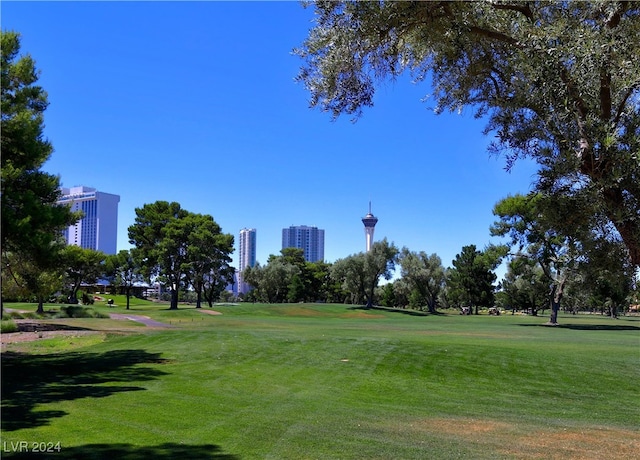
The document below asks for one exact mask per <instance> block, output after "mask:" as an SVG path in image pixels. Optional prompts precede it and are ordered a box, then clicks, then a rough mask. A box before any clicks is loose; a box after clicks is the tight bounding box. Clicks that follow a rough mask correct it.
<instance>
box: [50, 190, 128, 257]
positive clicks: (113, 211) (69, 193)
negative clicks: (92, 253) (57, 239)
mask: <svg viewBox="0 0 640 460" xmlns="http://www.w3.org/2000/svg"><path fill="white" fill-rule="evenodd" d="M61 191H62V197H61V198H60V199H59V200H58V204H66V205H68V206H69V207H70V208H71V210H72V211H82V212H83V213H84V217H82V219H80V220H79V221H78V222H76V223H75V224H74V225H71V226H70V227H69V228H67V229H66V230H65V231H64V237H65V239H66V240H67V244H70V245H75V246H80V247H81V248H85V249H95V250H96V251H102V252H104V253H105V254H115V253H116V250H117V246H118V245H117V243H118V203H119V202H120V196H119V195H113V194H111V193H105V192H98V191H97V190H96V189H95V188H91V187H85V186H78V187H71V188H64V187H63V188H61Z"/></svg>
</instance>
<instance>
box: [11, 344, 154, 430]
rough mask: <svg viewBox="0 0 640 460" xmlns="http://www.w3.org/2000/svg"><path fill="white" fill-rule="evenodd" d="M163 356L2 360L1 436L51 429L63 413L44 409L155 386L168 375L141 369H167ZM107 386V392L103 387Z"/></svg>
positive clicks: (138, 353) (119, 353)
mask: <svg viewBox="0 0 640 460" xmlns="http://www.w3.org/2000/svg"><path fill="white" fill-rule="evenodd" d="M164 362H166V360H164V359H162V358H160V354H159V353H147V352H146V351H144V350H114V351H108V352H105V353H87V352H70V353H57V354H50V355H32V354H27V353H17V352H4V353H3V354H2V430H3V431H14V430H19V429H23V428H34V427H37V426H41V425H46V424H48V422H49V420H50V419H52V418H56V417H62V416H64V415H66V412H64V411H55V410H49V411H47V410H44V411H42V410H38V411H36V410H35V408H36V406H38V405H40V404H48V403H56V402H60V401H71V400H74V399H80V398H103V397H105V396H110V395H112V394H115V393H120V392H123V391H140V390H144V388H143V387H139V386H132V385H114V384H113V383H117V382H127V383H129V382H132V381H145V380H153V379H155V378H158V377H159V376H162V375H166V372H163V371H161V370H158V369H155V368H151V367H140V365H141V364H162V363H164ZM105 383H108V384H109V385H108V386H102V385H101V384H105Z"/></svg>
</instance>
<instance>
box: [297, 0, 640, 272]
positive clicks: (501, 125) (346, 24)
mask: <svg viewBox="0 0 640 460" xmlns="http://www.w3.org/2000/svg"><path fill="white" fill-rule="evenodd" d="M315 10H316V25H315V27H314V28H313V29H312V30H311V31H310V32H309V35H308V38H307V40H306V41H305V42H304V44H303V45H302V46H301V47H300V48H299V49H297V50H296V53H297V54H298V55H299V56H301V58H302V59H303V61H304V64H303V67H302V69H301V71H300V74H299V77H298V78H299V80H300V81H302V82H303V83H304V84H305V86H306V87H307V88H308V90H309V91H310V93H311V105H312V106H318V107H320V108H321V109H323V110H325V111H329V112H331V113H332V115H333V116H334V117H337V116H339V115H340V114H342V113H346V114H353V115H355V116H356V117H357V116H360V115H361V113H362V109H363V107H368V106H372V105H373V100H374V99H373V98H374V93H375V86H376V85H377V84H378V83H379V82H381V81H383V80H385V79H389V78H390V79H393V78H395V77H397V76H399V75H401V74H402V73H403V72H405V71H406V70H409V71H410V72H411V73H412V74H413V75H414V76H415V78H416V80H418V81H422V80H425V79H431V81H432V82H433V94H432V100H435V102H436V108H435V110H436V112H438V113H439V112H442V111H446V110H450V111H458V110H460V109H461V108H462V107H465V106H469V107H472V108H474V109H475V111H476V116H478V117H486V119H487V120H488V122H487V127H486V131H485V132H486V133H489V132H493V133H495V138H494V139H495V140H494V142H493V143H492V144H491V147H490V150H491V151H492V152H495V153H502V154H504V155H505V156H506V158H507V166H508V167H511V165H512V164H513V162H514V161H516V160H517V159H519V158H532V159H534V160H535V161H536V162H537V163H538V164H539V166H540V181H539V183H538V184H537V187H538V189H539V190H541V191H545V192H549V193H551V194H553V195H556V196H573V197H578V198H580V199H579V200H577V201H576V203H579V204H580V206H579V207H577V206H576V207H574V208H572V209H571V214H570V215H568V216H564V217H563V218H562V220H563V221H568V220H576V219H584V218H585V216H587V217H588V216H591V215H594V214H601V215H604V216H606V218H607V219H608V221H609V222H610V223H611V224H612V225H613V226H615V228H616V229H617V232H618V233H619V235H620V237H621V238H622V240H623V241H624V243H625V245H626V247H627V249H628V251H629V255H630V257H631V260H632V262H633V264H634V265H636V266H640V161H638V151H640V128H639V126H640V77H639V76H640V59H638V58H637V56H638V55H640V3H638V2H635V1H630V2H625V1H606V2H604V1H593V2H587V1H585V2H538V1H533V2H507V1H480V2H400V1H399V2H394V1H391V2H389V1H367V2H360V1H332V2H327V1H317V2H315Z"/></svg>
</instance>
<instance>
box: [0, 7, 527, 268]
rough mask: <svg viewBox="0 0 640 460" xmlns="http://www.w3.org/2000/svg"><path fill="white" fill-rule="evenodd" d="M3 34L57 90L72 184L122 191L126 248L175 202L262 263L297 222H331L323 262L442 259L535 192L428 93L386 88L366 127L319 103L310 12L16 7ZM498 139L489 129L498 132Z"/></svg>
mask: <svg viewBox="0 0 640 460" xmlns="http://www.w3.org/2000/svg"><path fill="white" fill-rule="evenodd" d="M1 12H2V29H3V30H14V31H16V32H19V33H20V34H21V36H22V52H23V53H29V54H30V55H31V56H32V57H33V58H34V59H35V61H36V66H37V68H38V69H39V70H40V71H41V75H40V80H39V84H40V85H41V86H43V87H44V89H45V90H46V91H47V92H48V95H49V102H50V105H49V108H48V110H47V111H46V113H45V124H46V129H45V135H46V136H47V138H49V140H50V141H51V142H52V143H53V145H54V148H55V152H54V153H53V155H52V156H51V158H50V159H49V161H47V163H46V164H45V165H44V167H43V169H44V170H45V171H47V172H49V173H53V174H58V175H60V177H61V181H62V183H63V185H64V186H65V187H71V186H75V185H86V186H89V187H95V188H97V189H98V190H99V191H103V192H108V193H113V194H117V195H120V204H119V216H118V249H127V248H129V247H130V244H129V242H128V236H127V228H128V227H129V226H130V225H132V224H133V223H134V220H135V208H138V207H142V206H143V205H144V204H147V203H152V202H155V201H157V200H166V201H176V202H178V203H180V205H181V206H182V207H183V208H185V209H186V210H188V211H191V212H197V213H203V214H210V215H212V216H213V217H214V219H215V220H216V221H217V222H218V224H220V225H221V226H222V229H223V231H224V232H227V233H231V234H233V235H234V236H235V237H236V240H237V238H238V232H239V231H240V229H242V228H244V227H248V228H256V230H257V256H258V261H260V262H261V263H265V262H266V260H267V257H268V256H269V254H278V253H279V251H280V249H281V236H282V233H281V232H282V229H283V228H285V227H289V226H290V225H310V226H317V227H319V228H322V229H324V230H325V259H326V260H327V261H329V262H333V261H335V260H337V259H339V258H342V257H345V256H348V255H350V254H354V253H357V252H361V251H364V249H365V236H364V230H363V228H364V227H363V224H362V222H361V218H362V217H363V216H364V215H365V214H366V213H367V212H368V206H369V201H371V203H372V211H373V214H375V215H376V216H377V217H378V218H379V221H378V224H377V226H376V229H375V240H380V239H382V238H385V237H386V238H387V239H388V240H389V241H391V242H394V243H395V244H396V245H397V246H398V247H403V246H406V247H408V248H409V249H411V250H414V251H425V252H427V253H429V254H431V253H436V254H438V255H439V256H440V257H441V258H442V262H443V264H444V265H445V266H451V261H452V259H453V258H454V257H455V255H456V254H457V253H459V252H460V250H461V249H462V247H463V246H465V245H468V244H475V245H476V246H477V247H478V248H483V247H484V246H486V245H487V244H488V243H489V242H491V241H494V242H496V240H492V239H491V237H490V235H489V226H490V225H491V223H492V222H493V221H494V220H495V218H494V216H493V214H492V208H493V206H494V204H495V203H496V202H497V201H499V200H500V199H501V198H504V197H506V196H507V195H508V194H515V193H526V192H528V191H529V190H530V189H531V187H532V184H533V182H534V181H535V172H536V168H535V166H534V165H533V164H532V163H527V162H521V163H516V165H515V167H514V168H513V169H512V171H511V172H506V171H505V169H504V167H505V162H504V159H501V158H495V157H491V156H489V154H488V153H487V145H488V144H489V142H490V140H491V139H490V137H488V136H484V135H482V130H483V128H484V125H485V122H484V121H483V120H476V119H474V118H473V116H472V115H473V110H472V109H468V110H466V111H465V112H464V113H462V114H443V115H435V114H434V113H433V110H432V104H433V103H430V102H429V99H428V98H427V99H426V101H425V102H423V101H422V99H424V98H425V96H428V94H429V92H430V87H429V86H428V85H427V84H425V83H420V84H413V83H412V82H411V78H410V75H407V76H405V77H402V78H400V79H398V80H396V81H393V82H386V83H383V84H382V85H381V86H380V87H379V88H378V90H377V92H376V96H375V99H374V103H375V106H374V107H373V108H370V109H366V110H365V112H364V115H363V117H362V118H360V119H359V120H358V121H357V122H355V123H353V122H352V121H351V119H350V117H349V116H343V117H340V118H339V119H338V120H337V121H332V120H331V117H330V115H329V114H327V113H322V112H321V111H320V110H318V109H310V108H309V94H308V93H307V92H306V90H305V89H304V87H303V85H302V84H301V83H296V82H295V81H294V79H295V77H296V75H297V73H298V70H299V68H300V66H301V65H302V61H301V60H300V58H298V57H297V56H295V55H293V54H292V50H293V49H294V48H296V47H299V46H301V44H302V43H303V41H304V39H305V38H306V36H307V33H308V31H309V29H310V28H311V27H312V26H313V22H312V21H313V17H314V13H313V9H312V8H308V9H305V8H303V7H302V6H301V5H300V4H299V3H298V2H95V3H94V2H10V1H3V2H2V4H1ZM489 136H490V135H489Z"/></svg>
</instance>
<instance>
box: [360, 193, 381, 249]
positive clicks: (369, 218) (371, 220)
mask: <svg viewBox="0 0 640 460" xmlns="http://www.w3.org/2000/svg"><path fill="white" fill-rule="evenodd" d="M362 223H363V224H364V236H365V238H366V247H367V252H369V251H371V245H372V244H373V231H374V230H375V227H376V224H377V223H378V218H377V217H376V216H374V215H373V214H371V201H369V213H368V214H367V215H366V216H364V217H363V218H362Z"/></svg>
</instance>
